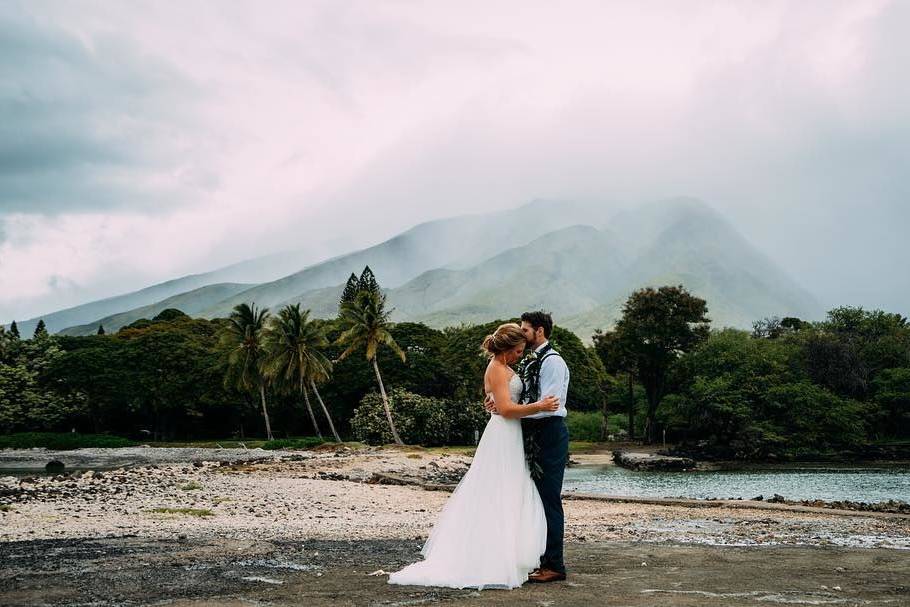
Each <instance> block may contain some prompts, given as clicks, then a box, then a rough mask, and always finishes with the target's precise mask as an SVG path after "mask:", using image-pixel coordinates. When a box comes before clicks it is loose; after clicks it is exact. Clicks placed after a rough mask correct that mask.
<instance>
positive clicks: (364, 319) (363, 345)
mask: <svg viewBox="0 0 910 607" xmlns="http://www.w3.org/2000/svg"><path fill="white" fill-rule="evenodd" d="M390 315H391V310H386V309H385V294H383V293H381V292H380V291H379V290H378V289H376V290H361V291H359V292H358V293H357V295H356V297H355V298H354V301H352V302H344V303H342V305H341V308H340V310H339V315H338V317H339V319H340V320H341V322H342V325H343V327H344V329H345V330H344V332H343V333H342V334H341V335H340V336H339V337H338V343H339V344H342V345H346V346H347V348H346V349H345V351H344V352H342V353H341V356H339V357H338V360H343V359H344V358H346V357H347V356H348V355H350V354H351V353H352V352H354V351H356V350H359V349H364V350H366V357H367V360H368V361H370V362H372V363H373V371H374V372H375V373H376V381H377V382H378V383H379V392H380V394H381V395H382V405H383V407H384V408H385V416H386V419H387V420H388V421H389V429H390V430H391V431H392V438H393V439H395V443H396V444H398V445H403V444H404V443H403V442H402V441H401V437H400V436H398V430H397V429H396V428H395V422H394V421H393V420H392V410H391V408H389V397H388V396H387V395H386V391H385V386H384V385H383V383H382V375H381V374H380V373H379V363H378V362H377V361H376V353H377V351H378V350H379V346H381V345H383V344H384V345H386V346H388V347H389V348H391V349H392V351H393V352H394V353H395V354H397V355H398V356H399V358H401V360H402V362H403V361H404V360H405V355H404V351H403V350H402V349H401V348H400V347H399V346H398V344H397V343H395V340H394V339H393V338H392V334H391V333H390V332H389V325H390V322H389V316H390Z"/></svg>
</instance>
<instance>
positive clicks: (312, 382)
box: [310, 379, 341, 443]
mask: <svg viewBox="0 0 910 607" xmlns="http://www.w3.org/2000/svg"><path fill="white" fill-rule="evenodd" d="M310 386H311V387H312V388H313V394H315V395H316V400H318V401H319V405H320V406H321V407H322V412H323V413H325V418H326V419H327V420H328V421H329V428H331V429H332V434H333V435H335V442H336V443H340V442H341V437H340V436H338V432H337V431H336V430H335V424H333V423H332V416H331V415H329V410H328V409H327V408H326V406H325V403H324V402H322V396H320V394H319V390H317V389H316V382H315V381H313V380H312V379H311V380H310Z"/></svg>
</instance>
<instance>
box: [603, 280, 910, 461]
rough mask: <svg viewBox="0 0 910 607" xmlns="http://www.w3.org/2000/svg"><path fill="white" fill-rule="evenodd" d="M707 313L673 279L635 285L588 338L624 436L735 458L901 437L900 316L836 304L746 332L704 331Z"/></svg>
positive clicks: (908, 400) (908, 355)
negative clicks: (624, 419)
mask: <svg viewBox="0 0 910 607" xmlns="http://www.w3.org/2000/svg"><path fill="white" fill-rule="evenodd" d="M707 314H708V309H707V303H706V302H705V301H704V300H701V299H699V298H697V297H694V296H692V295H691V294H689V293H688V292H687V291H686V290H685V289H684V288H683V287H682V286H677V287H661V288H660V289H642V290H640V291H637V292H636V293H634V294H633V295H632V296H631V297H630V298H629V300H628V301H627V303H626V306H625V307H624V309H623V316H622V319H621V320H620V321H619V322H618V323H617V324H616V327H615V328H614V329H613V330H611V331H608V332H598V333H597V334H596V335H595V336H594V342H595V350H596V351H597V353H598V355H599V356H600V357H601V359H602V360H603V361H604V363H605V366H606V368H607V371H608V372H609V373H610V374H611V375H612V376H613V377H614V378H616V380H617V382H616V386H617V388H616V389H614V392H613V393H612V395H611V399H610V400H611V404H612V408H613V409H614V411H615V410H619V409H621V410H624V411H626V412H627V413H628V420H629V423H628V426H627V427H628V428H629V431H630V433H631V434H633V435H635V434H636V433H637V434H638V435H639V436H642V437H643V438H644V439H645V440H647V441H654V440H656V438H657V432H658V430H660V432H661V435H662V436H663V435H664V433H666V436H667V439H668V440H670V441H673V442H679V443H682V444H683V446H684V448H686V449H689V450H690V451H692V452H695V453H699V454H703V455H714V456H717V457H732V458H745V459H749V458H753V459H765V458H769V457H782V456H783V457H790V456H800V455H811V454H819V453H826V452H851V451H862V450H863V449H865V448H866V447H867V446H868V445H870V444H875V443H887V442H898V441H907V440H908V439H910V325H908V322H907V319H906V317H903V316H901V315H900V314H894V313H888V312H883V311H881V310H872V311H868V310H863V309H862V308H859V307H840V308H835V309H833V310H831V311H829V312H828V314H827V316H826V318H825V320H823V321H819V322H808V321H804V320H801V319H798V318H792V317H787V318H783V319H781V318H778V317H771V318H765V319H761V320H758V321H756V322H755V323H754V325H753V331H752V332H751V333H750V332H747V331H742V330H737V329H731V328H721V329H713V330H712V329H709V323H710V320H709V318H708V316H707ZM621 385H625V386H627V387H628V390H627V391H626V390H623V389H621V388H619V386H621ZM639 386H640V388H639ZM636 390H640V392H637V393H636Z"/></svg>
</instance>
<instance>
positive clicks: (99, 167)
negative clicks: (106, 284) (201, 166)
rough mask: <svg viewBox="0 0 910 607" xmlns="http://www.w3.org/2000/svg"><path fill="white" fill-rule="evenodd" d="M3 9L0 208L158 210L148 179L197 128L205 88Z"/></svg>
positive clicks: (117, 49) (102, 38) (174, 192)
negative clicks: (180, 140)
mask: <svg viewBox="0 0 910 607" xmlns="http://www.w3.org/2000/svg"><path fill="white" fill-rule="evenodd" d="M9 8H10V10H4V11H3V13H2V14H0V115H2V116H3V120H2V121H0V212H28V213H56V212H61V211H66V212H80V211H91V210H106V211H111V210H118V209H123V208H129V209H130V210H137V209H138V210H140V211H142V210H146V211H150V210H155V209H159V208H162V207H168V206H171V205H173V204H175V203H178V202H179V201H181V198H182V194H181V192H179V189H180V188H179V187H168V186H166V185H161V184H158V185H152V183H151V182H152V181H153V179H150V177H151V178H154V176H155V175H156V174H162V173H167V172H169V171H173V170H174V169H175V167H176V166H178V165H179V164H180V163H182V162H183V160H182V157H183V156H184V154H185V152H186V151H187V150H185V149H184V148H183V147H182V144H180V143H179V138H178V137H177V136H176V135H178V134H180V133H184V132H188V131H192V130H197V129H198V128H199V125H198V122H197V118H198V114H197V111H198V108H197V107H196V106H197V105H198V103H199V101H200V100H201V98H202V96H203V93H202V91H201V90H200V89H199V88H197V87H196V86H195V85H194V84H193V83H192V82H191V81H190V80H189V79H187V78H185V77H184V76H182V75H181V74H180V72H179V71H178V70H177V69H175V68H174V67H173V66H170V65H168V64H167V63H164V62H162V61H160V60H158V59H155V58H153V57H149V56H146V55H142V54H141V53H140V52H139V51H138V50H137V49H136V48H135V47H134V46H133V45H132V44H131V43H130V42H129V41H128V40H126V39H123V38H119V37H116V36H113V35H97V36H94V37H92V38H91V39H89V40H82V39H80V38H78V37H76V35H74V34H73V33H70V32H69V31H67V30H64V29H63V28H61V27H59V26H55V25H51V24H48V23H46V22H42V21H39V20H38V19H36V18H34V17H33V16H31V15H30V14H29V13H28V12H27V11H25V10H21V9H19V8H17V6H16V5H15V4H14V5H12V6H11V7H9Z"/></svg>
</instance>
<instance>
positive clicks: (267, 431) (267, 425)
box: [259, 383, 272, 440]
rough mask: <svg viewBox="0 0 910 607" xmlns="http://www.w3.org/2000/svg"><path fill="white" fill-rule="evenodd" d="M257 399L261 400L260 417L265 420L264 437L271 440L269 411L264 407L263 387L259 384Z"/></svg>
mask: <svg viewBox="0 0 910 607" xmlns="http://www.w3.org/2000/svg"><path fill="white" fill-rule="evenodd" d="M259 397H260V398H261V399H262V417H264V418H265V436H266V439H267V440H272V424H270V423H269V410H268V409H267V408H266V406H265V385H264V384H261V383H260V384H259Z"/></svg>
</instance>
